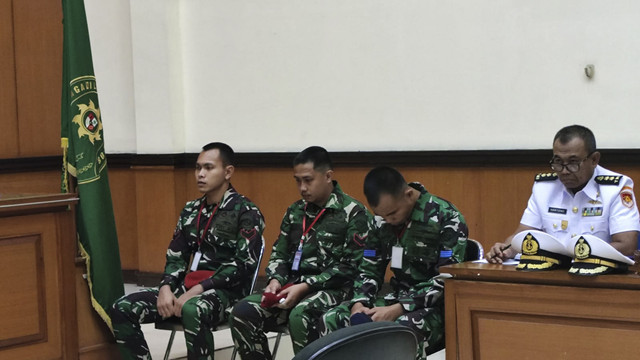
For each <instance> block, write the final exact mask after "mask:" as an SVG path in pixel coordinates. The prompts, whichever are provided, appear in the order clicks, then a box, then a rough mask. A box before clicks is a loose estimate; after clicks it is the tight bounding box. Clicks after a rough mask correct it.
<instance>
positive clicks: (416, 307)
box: [319, 183, 468, 359]
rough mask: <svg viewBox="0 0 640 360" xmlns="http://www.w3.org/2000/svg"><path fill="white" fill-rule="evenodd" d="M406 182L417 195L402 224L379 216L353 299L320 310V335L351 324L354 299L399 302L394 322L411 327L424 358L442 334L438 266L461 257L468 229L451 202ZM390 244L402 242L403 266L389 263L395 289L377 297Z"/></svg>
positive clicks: (385, 303) (367, 302)
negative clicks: (381, 219)
mask: <svg viewBox="0 0 640 360" xmlns="http://www.w3.org/2000/svg"><path fill="white" fill-rule="evenodd" d="M409 186H411V187H413V188H414V189H416V190H418V191H420V197H419V198H418V200H417V202H416V204H415V206H414V208H413V211H412V212H411V215H410V222H409V224H408V225H407V227H406V230H404V233H403V226H392V225H390V224H387V223H384V222H382V221H380V223H379V224H378V226H377V227H376V230H375V231H374V232H373V233H372V236H371V237H370V239H369V240H370V241H369V242H368V243H367V248H366V249H365V255H364V258H363V260H362V263H361V264H360V267H359V272H360V275H359V277H358V279H357V280H356V282H355V284H354V294H353V299H351V301H348V302H344V303H342V304H340V305H339V306H337V307H336V308H334V309H331V310H330V311H329V312H327V313H326V314H324V315H323V316H322V319H321V322H320V325H319V326H320V332H321V335H326V334H327V333H329V332H331V331H334V330H337V329H339V328H342V327H346V326H349V318H350V315H351V310H350V309H351V307H352V306H353V305H354V304H355V303H357V302H360V303H362V304H363V305H364V306H366V307H369V308H371V307H374V306H388V305H393V304H396V303H400V304H401V305H402V307H403V308H404V314H403V315H401V316H400V317H399V318H398V319H396V322H397V323H399V324H402V325H405V326H408V327H410V328H411V329H413V330H414V332H415V334H416V336H417V337H418V352H417V355H416V359H426V354H427V353H428V352H430V351H432V350H433V349H434V348H435V347H437V346H439V345H441V344H442V342H443V340H444V293H443V291H444V276H443V275H440V274H439V272H438V269H439V267H440V266H443V265H447V264H452V263H458V262H462V261H463V260H464V252H465V248H466V241H467V234H468V229H467V225H466V223H465V221H464V217H463V216H462V214H461V213H460V212H458V210H457V209H456V207H455V206H454V205H453V204H451V203H450V202H448V201H446V200H444V199H440V198H438V197H436V196H434V195H431V194H429V193H428V192H427V190H426V189H425V188H424V187H423V186H422V185H421V184H419V183H411V184H409ZM398 236H401V237H400V238H398ZM394 246H401V247H402V248H403V256H402V268H401V269H396V268H392V269H391V270H392V271H393V275H394V276H393V277H392V278H391V287H392V289H393V292H392V293H390V294H388V295H386V296H384V297H376V294H377V292H378V291H379V290H380V286H381V285H382V283H383V282H384V273H385V270H386V268H387V265H388V264H389V261H390V260H391V254H392V248H393V247H394Z"/></svg>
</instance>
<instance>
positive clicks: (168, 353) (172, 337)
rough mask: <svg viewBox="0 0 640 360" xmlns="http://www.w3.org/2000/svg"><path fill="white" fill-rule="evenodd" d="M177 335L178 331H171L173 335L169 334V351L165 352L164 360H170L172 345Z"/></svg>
mask: <svg viewBox="0 0 640 360" xmlns="http://www.w3.org/2000/svg"><path fill="white" fill-rule="evenodd" d="M175 337H176V331H175V330H173V331H171V336H169V344H167V351H166V352H165V353H164V360H169V355H170V354H171V346H173V339H174V338H175Z"/></svg>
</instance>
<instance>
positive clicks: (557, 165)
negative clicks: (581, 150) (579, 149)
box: [549, 154, 591, 173]
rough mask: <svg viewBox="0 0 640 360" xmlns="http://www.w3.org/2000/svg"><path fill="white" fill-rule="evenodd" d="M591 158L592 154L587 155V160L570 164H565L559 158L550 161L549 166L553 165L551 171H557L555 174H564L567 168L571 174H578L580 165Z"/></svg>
mask: <svg viewBox="0 0 640 360" xmlns="http://www.w3.org/2000/svg"><path fill="white" fill-rule="evenodd" d="M590 156H591V154H589V155H587V157H586V158H584V159H582V160H580V161H571V162H570V163H568V164H564V163H563V162H562V160H560V159H558V158H553V159H551V161H549V165H551V170H553V171H555V172H562V170H564V168H567V170H568V171H569V172H570V173H574V172H578V171H579V170H580V165H581V164H582V163H583V162H584V161H585V160H587V159H588V158H589V157H590Z"/></svg>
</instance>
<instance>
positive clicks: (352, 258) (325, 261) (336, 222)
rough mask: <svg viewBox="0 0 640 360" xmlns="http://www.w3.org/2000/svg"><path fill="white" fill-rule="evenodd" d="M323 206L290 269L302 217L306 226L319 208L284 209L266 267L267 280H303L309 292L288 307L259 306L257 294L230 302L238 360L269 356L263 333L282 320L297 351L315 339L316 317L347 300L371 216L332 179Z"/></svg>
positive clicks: (301, 204) (299, 203)
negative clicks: (295, 268) (294, 267)
mask: <svg viewBox="0 0 640 360" xmlns="http://www.w3.org/2000/svg"><path fill="white" fill-rule="evenodd" d="M305 207H306V211H305ZM325 208H326V210H325V212H324V214H322V215H321V217H320V218H319V219H318V221H317V222H316V224H315V225H314V226H313V227H312V228H311V230H310V231H309V233H308V234H307V236H306V237H305V240H304V245H303V250H302V259H301V261H300V266H299V270H298V271H293V270H292V264H293V259H294V255H295V252H296V250H297V248H298V246H299V244H300V238H301V236H302V233H303V230H302V222H303V216H306V217H307V220H306V224H307V226H310V223H311V222H313V220H314V219H315V218H316V216H318V214H319V213H320V211H321V208H320V207H318V206H316V205H314V204H312V203H307V202H305V201H304V200H299V201H297V202H295V203H294V204H293V205H291V206H290V207H289V208H288V209H287V212H286V214H285V216H284V219H283V220H282V225H281V227H280V236H279V237H278V240H277V241H276V242H275V244H274V246H273V251H272V254H271V259H270V260H269V265H268V266H267V269H266V273H267V279H269V281H271V279H276V280H278V282H280V284H282V285H285V284H287V283H302V282H306V283H307V284H309V286H310V288H311V291H312V292H311V293H310V294H309V295H308V296H306V297H305V298H304V299H303V300H302V301H300V302H299V303H298V304H297V305H296V306H295V307H294V308H293V309H290V310H283V309H280V308H276V307H271V308H262V307H261V306H260V298H261V294H255V295H252V296H249V297H247V298H245V299H244V300H242V301H240V302H239V303H238V304H237V305H236V306H234V308H233V311H232V314H231V317H230V319H229V323H230V325H231V334H232V336H233V340H234V343H235V344H236V347H237V348H238V352H239V353H240V355H241V357H242V359H244V360H247V359H271V353H270V352H269V348H268V344H267V338H266V336H265V334H264V333H265V332H268V331H269V330H270V329H273V328H274V327H275V326H278V325H284V324H287V323H288V326H289V332H290V335H291V341H292V342H293V349H294V352H296V353H297V352H298V351H300V349H302V348H303V347H304V346H305V345H306V344H307V343H309V342H311V341H313V340H315V339H317V338H318V337H319V334H318V330H317V322H318V319H319V318H320V316H321V315H322V314H323V313H324V312H325V311H327V310H328V309H330V308H332V307H334V306H336V305H337V304H339V303H340V302H341V301H344V300H345V299H348V298H349V296H350V291H351V288H352V287H353V279H355V277H356V274H357V265H358V263H359V262H360V260H361V259H362V249H363V245H364V242H365V240H366V238H367V236H368V233H369V231H370V229H371V227H372V225H373V224H372V217H371V214H370V213H369V212H368V211H367V210H366V208H365V207H364V206H363V205H362V204H360V203H359V202H358V201H356V200H355V199H353V198H351V197H350V196H348V195H346V194H345V193H344V192H342V189H341V188H340V186H339V185H338V184H337V183H336V182H334V190H333V192H332V193H331V195H330V197H329V200H328V201H327V203H326V204H325Z"/></svg>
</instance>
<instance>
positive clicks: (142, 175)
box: [132, 167, 183, 272]
mask: <svg viewBox="0 0 640 360" xmlns="http://www.w3.org/2000/svg"><path fill="white" fill-rule="evenodd" d="M132 170H133V171H135V184H136V198H135V201H136V221H137V229H138V236H137V239H138V268H137V269H138V270H140V271H143V272H162V270H163V269H164V262H165V261H164V260H165V254H166V252H167V246H168V245H169V241H170V240H171V235H172V234H173V229H174V228H175V226H176V221H177V218H176V216H175V211H176V209H177V208H178V207H179V206H180V207H181V206H182V205H183V204H181V205H179V206H178V205H176V200H175V177H176V176H175V171H174V169H173V168H172V167H134V168H133V169H132Z"/></svg>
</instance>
